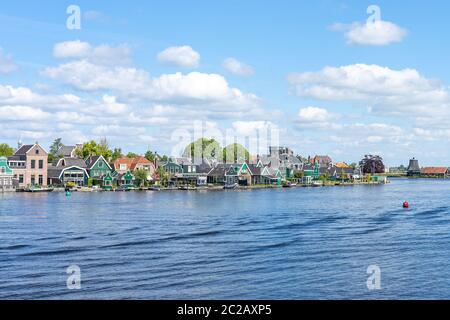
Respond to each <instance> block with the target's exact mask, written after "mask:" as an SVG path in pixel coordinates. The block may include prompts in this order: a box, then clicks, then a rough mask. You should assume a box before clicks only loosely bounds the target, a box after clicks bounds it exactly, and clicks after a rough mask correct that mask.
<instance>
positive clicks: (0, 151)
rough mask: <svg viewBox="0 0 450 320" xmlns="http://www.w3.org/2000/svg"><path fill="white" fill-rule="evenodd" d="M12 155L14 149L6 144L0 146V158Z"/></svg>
mask: <svg viewBox="0 0 450 320" xmlns="http://www.w3.org/2000/svg"><path fill="white" fill-rule="evenodd" d="M13 154H14V149H13V148H11V147H10V146H9V145H8V144H7V143H1V144H0V157H10V156H12V155H13Z"/></svg>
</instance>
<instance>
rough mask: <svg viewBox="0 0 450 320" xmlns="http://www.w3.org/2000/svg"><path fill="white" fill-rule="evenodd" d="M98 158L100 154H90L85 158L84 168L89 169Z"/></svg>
mask: <svg viewBox="0 0 450 320" xmlns="http://www.w3.org/2000/svg"><path fill="white" fill-rule="evenodd" d="M98 159H100V156H91V157H89V158H87V160H86V168H87V169H91V168H92V167H93V166H94V164H95V163H96V162H97V160H98Z"/></svg>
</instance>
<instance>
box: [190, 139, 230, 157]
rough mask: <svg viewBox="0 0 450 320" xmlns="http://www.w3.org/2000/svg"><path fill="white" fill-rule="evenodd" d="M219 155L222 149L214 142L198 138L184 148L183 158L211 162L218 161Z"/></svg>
mask: <svg viewBox="0 0 450 320" xmlns="http://www.w3.org/2000/svg"><path fill="white" fill-rule="evenodd" d="M221 153H222V148H221V146H220V144H219V143H218V142H217V141H216V140H214V139H207V138H200V139H198V140H197V141H194V142H192V143H190V144H189V145H188V146H186V148H185V149H184V152H183V157H188V158H202V159H203V158H205V159H208V160H213V159H220V157H221Z"/></svg>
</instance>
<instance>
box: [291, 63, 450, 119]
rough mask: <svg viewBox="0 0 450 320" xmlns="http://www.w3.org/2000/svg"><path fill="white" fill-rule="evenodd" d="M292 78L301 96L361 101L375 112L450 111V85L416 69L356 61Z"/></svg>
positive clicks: (434, 113) (444, 114) (437, 113)
mask: <svg viewBox="0 0 450 320" xmlns="http://www.w3.org/2000/svg"><path fill="white" fill-rule="evenodd" d="M288 81H289V82H290V84H291V85H292V86H293V89H294V91H295V93H296V94H298V95H299V96H303V97H310V98H314V99H319V100H331V101H361V102H362V103H363V107H364V108H367V105H370V107H369V110H370V112H371V114H374V115H390V116H399V117H405V116H413V117H419V116H420V117H425V118H429V117H436V116H439V117H446V118H448V115H449V111H450V97H449V92H448V89H447V88H446V87H444V86H443V85H442V84H440V83H439V82H438V81H436V80H431V79H427V78H425V77H423V76H422V75H421V74H420V73H419V72H418V71H417V70H415V69H402V70H393V69H390V68H387V67H381V66H378V65H366V64H354V65H347V66H342V67H325V68H323V69H322V70H320V71H317V72H303V73H295V74H291V75H290V76H289V77H288ZM431 111H432V112H431Z"/></svg>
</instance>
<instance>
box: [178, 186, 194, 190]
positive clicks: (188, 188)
mask: <svg viewBox="0 0 450 320" xmlns="http://www.w3.org/2000/svg"><path fill="white" fill-rule="evenodd" d="M178 189H180V190H187V191H195V190H197V188H196V187H192V186H181V187H178Z"/></svg>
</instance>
